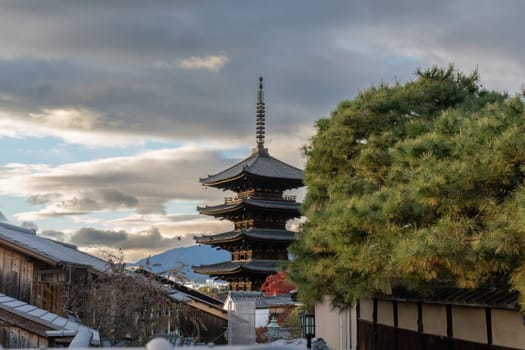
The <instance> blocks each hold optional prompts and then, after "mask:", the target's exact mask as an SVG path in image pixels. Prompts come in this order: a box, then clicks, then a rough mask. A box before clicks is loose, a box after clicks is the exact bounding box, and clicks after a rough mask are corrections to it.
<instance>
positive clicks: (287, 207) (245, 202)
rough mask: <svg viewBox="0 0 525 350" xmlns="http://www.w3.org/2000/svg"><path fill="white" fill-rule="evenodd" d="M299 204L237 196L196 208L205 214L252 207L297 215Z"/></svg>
mask: <svg viewBox="0 0 525 350" xmlns="http://www.w3.org/2000/svg"><path fill="white" fill-rule="evenodd" d="M300 206H301V204H300V203H297V202H292V201H269V200H260V199H249V198H238V199H236V200H234V201H226V202H225V203H224V204H219V205H213V206H208V205H206V206H204V207H197V210H198V211H199V213H201V214H205V215H222V214H235V212H238V211H241V210H242V211H244V209H245V208H254V209H257V210H258V211H261V210H268V211H278V212H281V213H285V212H287V213H290V212H292V213H293V214H296V215H295V216H296V217H299V215H300V214H299V208H300Z"/></svg>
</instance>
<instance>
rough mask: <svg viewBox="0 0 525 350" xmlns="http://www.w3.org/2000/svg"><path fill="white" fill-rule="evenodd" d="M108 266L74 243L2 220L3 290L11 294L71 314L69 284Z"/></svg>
mask: <svg viewBox="0 0 525 350" xmlns="http://www.w3.org/2000/svg"><path fill="white" fill-rule="evenodd" d="M107 268H108V267H107V264H106V262H105V261H103V260H101V259H98V258H96V257H94V256H91V255H89V254H86V253H83V252H81V251H79V250H77V249H76V247H74V246H72V245H68V244H65V243H60V242H56V241H52V240H50V239H46V238H44V237H41V236H37V235H36V234H35V231H34V230H29V229H25V228H22V227H18V226H14V225H9V224H7V223H4V222H0V293H4V294H5V295H7V296H9V297H12V298H16V299H17V300H20V301H21V302H26V303H29V304H31V305H34V306H35V307H39V308H42V309H44V310H47V311H49V312H52V313H55V314H58V315H61V316H67V311H66V310H67V306H68V305H67V299H68V287H69V286H70V285H71V284H76V283H77V282H79V281H85V280H86V279H88V278H92V277H96V276H100V275H103V274H105V273H106V272H107Z"/></svg>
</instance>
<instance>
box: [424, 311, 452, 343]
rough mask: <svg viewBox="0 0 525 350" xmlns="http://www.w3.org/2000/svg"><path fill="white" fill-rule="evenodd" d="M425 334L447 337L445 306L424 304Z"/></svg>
mask: <svg viewBox="0 0 525 350" xmlns="http://www.w3.org/2000/svg"><path fill="white" fill-rule="evenodd" d="M423 333H427V334H434V335H442V336H447V310H446V307H445V305H429V304H423Z"/></svg>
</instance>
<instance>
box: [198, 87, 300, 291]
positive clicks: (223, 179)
mask: <svg viewBox="0 0 525 350" xmlns="http://www.w3.org/2000/svg"><path fill="white" fill-rule="evenodd" d="M264 136H265V106H264V93H263V85H262V77H261V78H260V79H259V91H258V94H257V118H256V141H257V146H256V148H254V149H253V150H252V154H251V155H250V156H249V157H248V158H246V159H244V160H243V161H241V162H239V163H237V164H235V165H233V166H231V167H230V168H228V169H226V170H223V171H221V172H219V173H217V174H215V175H210V176H208V177H207V178H205V179H200V182H201V183H202V185H203V186H210V187H216V188H220V189H222V190H224V191H226V190H231V191H233V192H235V193H236V195H235V196H233V197H227V198H225V201H224V203H223V204H220V205H214V206H207V205H206V206H205V207H198V208H197V209H198V211H199V213H201V214H205V215H213V216H214V217H217V218H221V219H226V220H230V221H232V222H233V224H234V230H233V231H230V232H224V233H219V234H215V235H203V236H198V237H194V239H195V240H196V242H197V243H199V244H207V245H211V246H213V247H215V248H218V249H225V250H228V251H229V252H230V253H231V260H230V261H225V262H222V263H218V264H212V265H200V266H193V270H194V271H195V272H197V273H200V274H204V275H210V276H212V277H216V278H219V279H221V280H225V281H227V282H228V283H229V284H230V290H233V291H238V290H244V291H251V290H258V289H259V288H260V286H261V284H262V283H263V282H264V280H265V279H266V277H267V276H268V275H270V274H274V273H276V272H277V271H278V268H279V266H280V264H281V263H282V262H284V261H287V260H288V251H287V248H288V246H289V245H290V243H292V242H293V241H294V240H295V233H294V232H292V231H288V230H286V222H287V221H288V220H289V219H292V218H297V217H299V216H300V213H299V206H300V204H299V203H297V202H296V198H295V196H289V195H284V192H285V191H286V190H290V189H294V188H298V187H301V186H303V171H302V170H301V169H298V168H296V167H293V166H291V165H289V164H286V163H284V162H282V161H280V160H278V159H275V158H273V157H272V156H270V154H269V153H268V149H267V148H265V147H264Z"/></svg>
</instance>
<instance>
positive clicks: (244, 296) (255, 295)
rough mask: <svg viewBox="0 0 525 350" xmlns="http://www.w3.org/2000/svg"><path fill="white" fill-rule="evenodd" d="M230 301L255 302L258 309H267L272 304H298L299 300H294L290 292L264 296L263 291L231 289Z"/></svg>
mask: <svg viewBox="0 0 525 350" xmlns="http://www.w3.org/2000/svg"><path fill="white" fill-rule="evenodd" d="M228 299H230V300H227V302H228V301H232V302H234V303H236V302H241V303H242V302H249V301H253V302H255V308H256V309H267V308H270V307H272V306H281V305H296V304H297V302H295V301H294V300H292V296H291V295H289V294H280V295H274V296H264V294H263V292H253V291H252V292H243V291H231V292H230V293H229V294H228Z"/></svg>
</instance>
